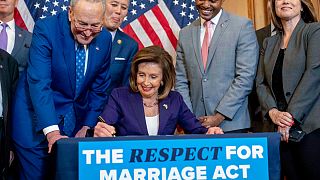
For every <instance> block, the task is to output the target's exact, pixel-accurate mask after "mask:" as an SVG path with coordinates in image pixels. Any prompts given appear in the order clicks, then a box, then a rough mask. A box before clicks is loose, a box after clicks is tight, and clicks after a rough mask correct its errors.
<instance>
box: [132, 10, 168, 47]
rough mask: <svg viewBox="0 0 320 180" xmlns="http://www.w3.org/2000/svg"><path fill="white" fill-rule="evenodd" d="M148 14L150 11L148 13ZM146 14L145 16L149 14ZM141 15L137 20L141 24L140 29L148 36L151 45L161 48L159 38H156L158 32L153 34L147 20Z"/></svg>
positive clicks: (153, 31)
mask: <svg viewBox="0 0 320 180" xmlns="http://www.w3.org/2000/svg"><path fill="white" fill-rule="evenodd" d="M149 12H150V11H149ZM149 12H146V13H145V14H147V13H149ZM145 14H143V15H141V16H140V17H139V18H138V20H139V22H140V24H141V27H142V28H143V29H144V30H145V32H146V34H147V35H148V36H149V39H150V40H151V42H152V44H154V45H158V46H160V47H163V45H162V43H161V41H160V38H159V36H158V34H157V33H158V32H155V30H154V29H153V28H152V26H151V24H150V23H149V21H148V19H147V18H146V15H145Z"/></svg>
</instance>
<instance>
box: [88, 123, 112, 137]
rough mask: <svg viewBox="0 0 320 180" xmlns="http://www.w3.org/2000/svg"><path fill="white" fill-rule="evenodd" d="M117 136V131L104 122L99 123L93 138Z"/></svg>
mask: <svg viewBox="0 0 320 180" xmlns="http://www.w3.org/2000/svg"><path fill="white" fill-rule="evenodd" d="M115 134H116V129H115V128H114V127H113V126H111V125H108V124H106V123H103V122H98V124H97V125H96V126H95V127H94V134H93V137H113V136H114V135H115Z"/></svg>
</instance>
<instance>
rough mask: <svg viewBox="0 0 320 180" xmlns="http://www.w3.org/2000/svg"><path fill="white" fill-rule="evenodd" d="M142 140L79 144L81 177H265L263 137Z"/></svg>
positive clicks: (103, 179)
mask: <svg viewBox="0 0 320 180" xmlns="http://www.w3.org/2000/svg"><path fill="white" fill-rule="evenodd" d="M196 137H197V136H195V137H194V136H192V137H191V138H183V139H181V138H177V139H175V138H163V139H161V138H160V139H156V138H151V139H148V138H145V137H144V139H133V140H126V139H121V140H119V141H116V140H115V141H83V142H79V143H78V168H79V169H78V178H79V179H80V180H87V179H99V180H118V179H121V180H124V179H125V180H144V179H148V180H170V179H175V180H179V179H181V180H182V179H197V180H200V179H204V180H205V179H237V180H241V179H246V180H256V179H259V180H268V179H269V169H268V140H267V138H266V137H247V138H215V137H217V136H201V138H196Z"/></svg>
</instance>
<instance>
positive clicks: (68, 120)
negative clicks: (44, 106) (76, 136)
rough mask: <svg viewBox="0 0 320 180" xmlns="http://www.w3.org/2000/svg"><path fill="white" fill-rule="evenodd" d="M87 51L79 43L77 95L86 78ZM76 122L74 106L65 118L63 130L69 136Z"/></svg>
mask: <svg viewBox="0 0 320 180" xmlns="http://www.w3.org/2000/svg"><path fill="white" fill-rule="evenodd" d="M85 59H86V52H85V49H84V46H83V45H79V46H78V48H77V50H76V96H78V95H79V93H80V88H81V85H82V83H83V80H84V68H85ZM75 123H76V114H75V111H74V108H73V106H72V107H71V108H70V110H69V111H68V113H67V114H66V115H65V118H64V126H63V132H64V134H65V135H67V136H73V131H74V128H75Z"/></svg>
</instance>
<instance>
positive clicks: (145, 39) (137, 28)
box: [130, 19, 152, 47]
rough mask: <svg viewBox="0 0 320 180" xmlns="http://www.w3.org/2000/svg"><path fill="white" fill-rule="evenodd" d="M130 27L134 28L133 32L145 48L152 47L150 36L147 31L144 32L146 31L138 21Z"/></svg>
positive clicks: (133, 22)
mask: <svg viewBox="0 0 320 180" xmlns="http://www.w3.org/2000/svg"><path fill="white" fill-rule="evenodd" d="M130 25H131V27H132V30H133V31H134V32H135V34H136V35H137V37H138V38H139V39H140V41H141V43H142V45H143V47H146V46H150V45H152V41H151V40H150V39H149V36H148V34H147V33H146V31H144V29H143V28H142V26H141V24H140V22H139V21H138V19H136V20H134V21H132V22H131V23H130Z"/></svg>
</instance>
